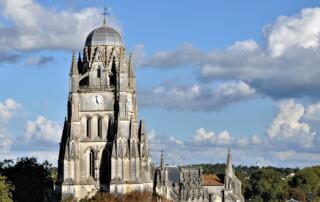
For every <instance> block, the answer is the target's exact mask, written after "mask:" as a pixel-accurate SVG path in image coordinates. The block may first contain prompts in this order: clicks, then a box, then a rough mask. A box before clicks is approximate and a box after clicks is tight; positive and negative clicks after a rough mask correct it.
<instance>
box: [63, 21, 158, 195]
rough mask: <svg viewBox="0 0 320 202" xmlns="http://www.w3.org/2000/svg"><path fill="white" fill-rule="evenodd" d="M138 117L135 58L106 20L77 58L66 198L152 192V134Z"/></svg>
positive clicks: (67, 131) (66, 141) (66, 140)
mask: <svg viewBox="0 0 320 202" xmlns="http://www.w3.org/2000/svg"><path fill="white" fill-rule="evenodd" d="M137 113H138V108H137V101H136V86H135V73H134V68H133V65H132V60H131V57H128V56H127V55H126V52H125V47H124V44H123V41H122V37H121V35H120V34H119V32H117V31H116V30H115V29H113V28H111V27H109V26H107V25H106V23H105V21H104V23H103V25H102V26H101V27H99V28H97V29H94V30H93V31H92V32H91V33H90V34H89V35H88V36H87V39H86V41H85V47H84V51H83V54H82V56H81V55H80V54H79V57H78V59H77V60H76V56H75V54H73V56H72V62H71V70H70V92H69V97H68V115H67V117H66V119H65V122H64V129H63V134H62V138H61V143H60V151H59V160H58V183H57V190H58V192H59V193H60V194H61V197H65V196H67V195H73V196H74V197H75V198H77V199H80V198H83V197H85V196H90V195H93V194H94V193H96V192H97V191H99V190H100V191H107V192H111V193H116V194H124V193H127V192H130V191H133V190H138V191H148V190H150V191H151V190H152V179H151V176H152V173H151V172H152V168H151V163H150V157H149V148H148V142H147V135H146V133H145V130H144V124H143V121H139V120H138V115H137Z"/></svg>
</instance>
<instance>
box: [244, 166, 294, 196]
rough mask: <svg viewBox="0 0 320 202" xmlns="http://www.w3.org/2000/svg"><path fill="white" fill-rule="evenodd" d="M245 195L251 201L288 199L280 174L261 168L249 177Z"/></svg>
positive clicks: (286, 189)
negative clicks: (248, 187)
mask: <svg viewBox="0 0 320 202" xmlns="http://www.w3.org/2000/svg"><path fill="white" fill-rule="evenodd" d="M250 184H251V185H250V189H249V190H248V191H249V193H246V194H247V195H249V196H250V195H251V197H250V198H251V199H253V198H256V199H257V200H258V198H261V199H262V200H263V201H265V202H270V201H274V202H276V201H285V200H286V199H287V198H288V188H289V187H288V185H287V182H286V181H285V180H284V179H283V178H282V176H281V173H280V172H278V171H275V170H273V169H271V168H262V169H260V170H258V171H256V172H254V173H253V174H252V175H251V178H250Z"/></svg>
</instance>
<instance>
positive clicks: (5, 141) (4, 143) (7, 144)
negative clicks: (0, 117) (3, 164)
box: [0, 128, 13, 152]
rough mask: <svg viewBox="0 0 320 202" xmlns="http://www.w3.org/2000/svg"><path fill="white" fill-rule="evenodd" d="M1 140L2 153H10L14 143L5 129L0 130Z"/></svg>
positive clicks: (0, 148)
mask: <svg viewBox="0 0 320 202" xmlns="http://www.w3.org/2000/svg"><path fill="white" fill-rule="evenodd" d="M0 140H1V141H0V152H4V151H8V150H9V149H10V148H11V145H12V143H13V141H12V138H11V137H10V135H9V133H8V131H7V130H6V129H5V128H0Z"/></svg>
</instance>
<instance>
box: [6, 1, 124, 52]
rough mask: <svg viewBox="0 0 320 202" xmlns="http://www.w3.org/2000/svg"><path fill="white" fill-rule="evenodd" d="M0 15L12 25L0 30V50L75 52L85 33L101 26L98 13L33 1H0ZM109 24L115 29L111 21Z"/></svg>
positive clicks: (81, 44) (91, 9)
mask: <svg viewBox="0 0 320 202" xmlns="http://www.w3.org/2000/svg"><path fill="white" fill-rule="evenodd" d="M0 5H1V7H2V12H1V15H2V16H3V17H5V18H6V19H7V20H8V21H9V22H10V23H11V24H10V25H8V26H7V27H2V28H0V50H2V51H8V50H9V51H10V50H40V49H68V50H71V49H77V50H80V49H81V48H82V47H83V46H84V40H85V37H86V35H87V34H89V32H90V31H91V30H92V29H93V28H96V27H97V26H99V25H101V24H102V17H101V14H100V13H101V11H100V10H99V9H97V8H85V9H82V10H80V11H72V10H58V9H54V8H48V7H45V6H42V5H40V4H39V3H37V2H36V1H34V0H0ZM109 22H110V24H111V25H112V26H114V27H118V25H116V24H117V23H115V20H114V19H111V20H109Z"/></svg>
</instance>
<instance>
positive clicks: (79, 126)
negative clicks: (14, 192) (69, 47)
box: [55, 20, 243, 202]
mask: <svg viewBox="0 0 320 202" xmlns="http://www.w3.org/2000/svg"><path fill="white" fill-rule="evenodd" d="M69 78H70V90H69V96H68V101H67V116H66V118H65V121H64V127H63V132H62V137H61V142H60V150H59V158H58V179H57V183H56V186H55V193H57V194H58V198H60V199H63V198H66V197H73V198H75V199H77V200H79V199H82V198H85V197H90V196H93V195H94V194H95V193H97V192H98V191H105V192H109V193H113V194H116V195H123V194H126V193H129V192H132V191H148V192H153V193H154V194H156V195H159V196H162V197H165V198H168V199H171V200H173V201H204V202H209V201H210V202H213V201H221V202H222V201H235V202H238V201H239V202H242V201H243V196H242V195H241V182H240V181H239V180H238V179H237V178H236V176H235V174H234V171H233V168H232V164H231V154H230V152H229V154H228V163H227V169H226V177H225V183H224V184H223V183H221V184H219V185H217V186H216V185H214V186H213V185H212V184H210V183H209V184H206V182H205V181H206V180H204V179H207V178H205V176H204V175H203V173H202V169H201V167H192V166H191V167H190V166H186V167H169V166H166V165H164V160H163V158H161V159H162V160H161V165H160V166H159V167H157V168H155V167H154V166H153V164H152V163H151V159H150V154H149V146H148V140H147V134H146V132H145V129H144V122H143V121H141V120H139V119H138V107H137V98H136V86H135V79H136V77H135V72H134V67H133V63H132V59H131V57H130V56H129V55H127V54H126V49H125V46H124V43H123V40H122V37H121V35H120V33H119V32H118V31H116V30H115V29H113V28H111V27H109V26H107V25H106V22H105V20H104V22H103V25H102V26H101V27H98V28H96V29H94V30H93V31H92V32H91V33H89V34H88V36H87V38H86V41H85V46H84V49H83V53H82V54H79V56H78V58H76V56H75V54H74V53H73V55H72V62H71V68H70V77H69Z"/></svg>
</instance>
